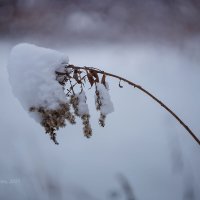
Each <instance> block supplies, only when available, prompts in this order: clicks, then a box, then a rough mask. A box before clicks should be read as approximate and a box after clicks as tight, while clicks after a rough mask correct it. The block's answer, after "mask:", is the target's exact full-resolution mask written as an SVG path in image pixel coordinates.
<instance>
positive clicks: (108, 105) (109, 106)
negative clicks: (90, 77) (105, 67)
mask: <svg viewBox="0 0 200 200" xmlns="http://www.w3.org/2000/svg"><path fill="white" fill-rule="evenodd" d="M96 86H97V90H98V92H99V96H100V100H101V104H102V105H101V107H100V111H101V113H102V114H103V115H107V114H109V113H112V112H113V111H114V107H113V103H112V101H111V99H110V94H109V92H108V89H107V88H106V87H105V86H104V85H103V84H101V83H97V84H96ZM108 87H109V86H108ZM95 98H96V96H95Z"/></svg>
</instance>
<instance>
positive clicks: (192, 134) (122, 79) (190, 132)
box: [67, 65, 200, 145]
mask: <svg viewBox="0 0 200 200" xmlns="http://www.w3.org/2000/svg"><path fill="white" fill-rule="evenodd" d="M67 68H71V69H77V70H90V71H95V72H96V73H99V74H105V75H107V76H110V77H114V78H117V79H119V80H121V81H124V82H126V83H128V84H129V85H131V86H133V87H134V88H137V89H139V90H140V91H142V92H144V93H145V94H146V95H148V96H149V97H151V98H152V99H153V100H154V101H156V102H157V103H158V104H160V105H161V106H162V107H163V108H164V109H165V110H167V111H168V112H169V113H170V114H171V115H172V116H173V117H174V118H175V119H176V120H177V121H178V122H179V123H180V124H181V125H182V126H183V127H184V128H185V129H186V130H187V132H188V133H189V134H190V135H191V136H192V137H193V139H194V140H195V141H196V142H197V143H198V144H199V145H200V140H199V139H198V137H197V136H196V135H195V134H194V133H193V132H192V130H191V129H190V128H189V127H188V126H187V125H186V124H185V123H184V122H183V121H182V120H181V119H180V118H179V117H178V116H177V115H176V114H175V113H174V112H173V111H172V110H171V109H170V108H169V107H168V106H166V105H165V104H164V103H163V102H162V101H161V100H159V99H158V98H157V97H155V96H154V95H153V94H151V93H150V92H148V91H147V90H146V89H144V88H143V87H141V86H140V85H138V84H135V83H133V82H132V81H129V80H127V79H125V78H123V77H120V76H117V75H114V74H111V73H108V72H105V71H102V70H99V69H97V68H93V67H78V66H74V65H68V66H67Z"/></svg>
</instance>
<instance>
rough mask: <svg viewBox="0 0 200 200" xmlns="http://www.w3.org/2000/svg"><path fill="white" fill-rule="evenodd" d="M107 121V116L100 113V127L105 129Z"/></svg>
mask: <svg viewBox="0 0 200 200" xmlns="http://www.w3.org/2000/svg"><path fill="white" fill-rule="evenodd" d="M105 120H106V115H104V114H102V113H100V117H99V125H100V126H102V127H104V126H105Z"/></svg>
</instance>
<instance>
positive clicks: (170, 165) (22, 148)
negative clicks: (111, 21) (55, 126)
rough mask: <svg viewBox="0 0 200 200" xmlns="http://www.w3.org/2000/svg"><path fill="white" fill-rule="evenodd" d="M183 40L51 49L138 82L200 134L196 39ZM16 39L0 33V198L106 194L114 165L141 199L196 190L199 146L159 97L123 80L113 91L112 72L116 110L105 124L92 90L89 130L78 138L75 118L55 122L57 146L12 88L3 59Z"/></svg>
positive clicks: (114, 182) (195, 195)
mask: <svg viewBox="0 0 200 200" xmlns="http://www.w3.org/2000/svg"><path fill="white" fill-rule="evenodd" d="M188 44H189V45H187V48H185V47H184V48H179V49H178V48H175V47H170V46H166V45H161V44H143V43H141V44H138V43H137V44H129V45H127V44H124V45H122V44H121V45H113V44H112V45H111V44H110V45H108V44H107V45H104V44H101V45H100V44H91V45H79V46H77V45H76V46H67V44H66V48H63V47H58V46H48V47H51V48H55V49H57V50H60V51H62V52H66V54H67V55H68V56H69V58H70V63H72V64H76V65H80V66H83V65H86V66H99V67H100V68H102V69H104V70H106V71H108V72H112V73H114V74H118V75H121V76H124V77H126V78H128V79H130V80H133V81H135V82H136V83H138V84H140V85H142V86H143V87H144V88H146V89H148V90H149V91H151V92H152V93H153V94H155V95H156V96H157V97H159V98H160V99H161V100H163V101H164V102H165V103H166V104H167V105H168V106H169V107H170V108H172V109H173V110H174V111H175V112H176V113H177V114H178V115H179V116H180V117H181V118H182V119H183V120H184V121H185V122H186V123H188V125H189V126H190V127H191V128H192V130H193V131H194V132H195V133H196V134H197V135H198V136H199V137H200V125H199V118H200V106H199V102H200V94H199V91H200V79H199V77H200V67H199V64H200V60H199V51H198V50H199V49H198V47H197V44H199V41H197V42H194V43H188ZM13 45H14V43H12V44H11V43H7V42H3V41H0V54H1V60H0V90H1V104H0V111H1V115H0V127H1V132H0V134H1V140H0V160H1V164H0V172H1V174H0V198H1V199H28V198H29V199H43V200H46V199H56V198H57V199H69V200H70V199H90V198H91V199H102V200H103V199H109V193H110V192H111V191H113V190H119V188H120V187H119V181H118V179H117V178H116V175H117V174H119V173H120V174H123V175H125V176H126V177H127V178H128V180H129V181H130V183H131V185H132V187H133V189H134V192H135V195H136V197H137V199H138V200H147V199H148V200H155V199H162V200H168V199H176V200H181V199H184V198H185V199H199V198H200V193H199V191H200V181H199V180H200V174H199V167H200V157H199V153H200V150H199V147H198V146H197V145H196V143H195V142H194V141H193V140H192V138H191V137H190V136H189V135H188V134H187V133H186V131H185V130H184V129H183V128H182V127H181V126H180V125H179V124H178V123H177V122H176V121H175V120H174V119H173V118H172V117H171V116H170V115H169V114H168V113H166V112H165V111H164V110H163V109H162V108H161V107H160V106H159V105H157V104H156V103H155V102H153V101H152V100H151V99H150V98H149V97H146V96H145V95H143V94H142V93H141V92H140V91H138V90H136V89H133V88H131V87H130V86H128V85H126V84H123V83H122V84H123V85H124V88H123V89H120V88H119V87H118V82H117V81H113V80H110V88H111V91H110V94H111V98H112V101H113V103H114V107H115V112H114V113H112V114H110V115H109V116H108V118H107V123H106V127H105V128H100V127H99V126H98V122H97V121H98V120H97V119H98V115H97V114H96V111H95V105H94V98H93V94H90V98H89V99H88V101H89V104H90V105H91V109H92V111H91V114H92V125H93V129H94V130H93V131H94V135H93V137H92V138H91V139H89V140H88V139H86V138H84V137H83V136H82V127H81V122H80V123H79V124H78V125H76V126H68V127H66V128H65V129H63V130H60V131H59V133H58V140H59V142H60V145H59V146H56V145H54V144H53V143H52V142H51V141H50V140H49V138H48V136H47V135H45V134H44V131H43V129H42V127H41V126H40V125H39V124H37V123H36V122H35V121H34V120H33V119H31V118H30V117H29V115H28V114H27V113H26V112H25V111H24V110H23V108H22V107H21V105H20V103H19V102H18V100H17V99H16V98H15V97H14V96H13V94H12V91H11V87H10V84H9V81H8V73H7V70H6V64H7V59H8V56H9V53H10V49H11V48H12V47H13ZM41 45H42V43H41ZM63 46H64V45H63ZM22 81H23V80H22ZM24 84H25V83H24ZM89 93H91V92H89ZM183 197H184V198H183Z"/></svg>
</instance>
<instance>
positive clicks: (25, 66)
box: [8, 43, 200, 145]
mask: <svg viewBox="0 0 200 200" xmlns="http://www.w3.org/2000/svg"><path fill="white" fill-rule="evenodd" d="M8 73H9V79H10V83H11V86H12V90H13V93H14V94H15V96H16V97H17V98H18V100H19V101H20V103H21V104H22V106H23V107H24V109H25V110H27V111H28V112H29V113H30V115H31V116H32V117H34V119H35V120H36V121H37V122H39V123H40V124H41V125H42V126H43V127H44V128H45V131H46V133H48V134H49V135H50V138H51V139H52V140H53V141H54V143H55V144H58V142H57V140H56V130H58V129H59V128H61V127H65V126H66V123H67V122H68V123H70V124H75V123H76V117H80V118H81V120H82V123H83V133H84V135H85V136H86V137H87V138H89V137H90V136H91V135H92V128H91V125H90V114H89V108H88V105H87V97H86V93H85V91H84V89H85V87H86V85H87V84H86V83H89V84H90V86H91V87H95V95H94V96H95V104H96V110H97V111H99V112H100V117H99V124H100V126H102V127H104V126H105V119H106V116H107V115H108V114H109V113H111V112H113V111H114V108H113V104H112V102H111V99H110V95H109V86H108V82H107V81H106V77H107V76H110V77H114V78H116V79H118V80H119V87H120V88H122V86H121V84H120V82H121V81H124V82H126V83H128V84H129V85H131V86H133V87H134V88H137V89H139V90H140V91H142V92H144V93H145V94H146V95H148V96H149V97H151V98H152V99H153V100H154V101H156V102H157V103H158V104H160V105H161V106H162V107H163V108H164V109H165V110H167V111H168V112H169V113H170V114H171V115H172V116H173V117H174V118H175V119H176V120H177V121H178V122H179V123H180V124H181V125H182V126H183V127H184V128H185V129H186V130H187V132H188V133H189V134H190V135H191V136H192V137H193V139H194V140H195V141H196V142H197V143H198V144H199V145H200V140H199V139H198V138H197V137H196V135H195V134H194V133H193V132H192V131H191V129H190V128H189V127H188V126H187V125H186V124H185V123H184V122H183V121H182V120H181V119H180V118H179V117H178V116H177V115H176V114H175V113H174V112H173V111H172V110H171V109H170V108H169V107H167V106H166V105H165V104H164V103H163V102H162V101H160V100H159V99H158V98H156V97H155V96H154V95H152V94H151V93H150V92H148V91H147V90H145V89H144V88H142V87H141V86H140V85H137V84H135V83H133V82H131V81H129V80H127V79H125V78H123V77H120V76H117V75H114V74H111V73H108V72H105V71H102V70H100V69H97V68H93V67H78V66H74V65H71V64H69V59H68V57H67V56H66V55H64V54H63V53H60V52H58V51H55V50H51V49H47V48H42V47H38V46H36V45H32V44H26V43H24V44H19V45H17V46H15V47H14V48H13V49H12V51H11V55H10V58H9V61H8Z"/></svg>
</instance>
